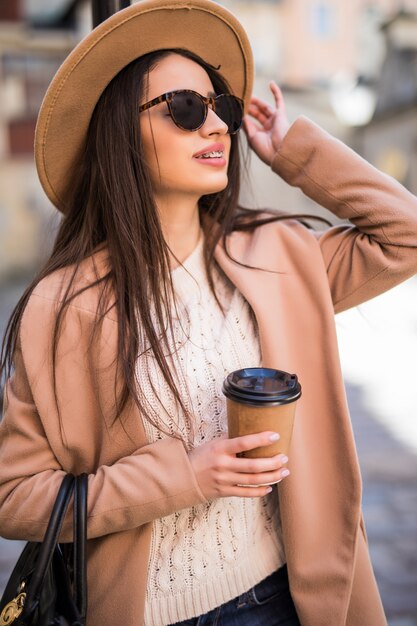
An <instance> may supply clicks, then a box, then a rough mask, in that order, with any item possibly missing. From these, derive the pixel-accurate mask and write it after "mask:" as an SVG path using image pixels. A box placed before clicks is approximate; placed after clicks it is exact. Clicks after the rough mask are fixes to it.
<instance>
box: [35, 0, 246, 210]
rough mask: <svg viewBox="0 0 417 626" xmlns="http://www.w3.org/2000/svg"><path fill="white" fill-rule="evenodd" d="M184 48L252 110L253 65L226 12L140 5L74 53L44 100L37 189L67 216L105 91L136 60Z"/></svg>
mask: <svg viewBox="0 0 417 626" xmlns="http://www.w3.org/2000/svg"><path fill="white" fill-rule="evenodd" d="M168 48H185V49H187V50H189V51H191V52H194V53H195V54H197V55H199V56H200V57H201V58H202V59H204V60H205V61H207V62H208V63H210V64H211V65H213V66H215V67H217V66H220V69H219V71H220V73H221V74H222V75H223V76H224V77H225V78H226V80H227V81H228V83H229V85H230V87H231V90H232V92H233V93H234V94H235V95H236V96H239V97H240V98H242V99H243V100H244V102H245V107H247V105H248V103H249V99H250V96H251V92H252V85H253V74H254V70H253V57H252V51H251V47H250V44H249V40H248V38H247V35H246V33H245V31H244V29H243V27H242V25H241V24H240V23H239V22H238V20H237V19H236V18H235V17H234V15H233V14H232V13H230V11H228V10H227V9H225V8H224V7H222V6H220V5H219V4H218V3H217V2H213V1H212V0H189V1H184V0H141V1H140V2H136V3H135V4H133V5H131V6H130V7H128V8H126V9H123V10H121V11H119V12H117V13H115V14H114V15H112V16H111V17H110V18H109V19H107V20H106V21H105V22H103V23H101V24H100V25H99V26H97V28H95V29H94V30H93V31H92V32H91V33H90V34H89V35H88V36H87V37H85V38H84V39H83V40H82V41H81V42H80V43H79V44H78V45H77V46H76V48H75V49H74V50H73V51H72V52H71V54H70V55H69V56H68V57H67V59H66V60H65V61H64V63H63V64H62V65H61V67H60V68H59V70H58V72H57V73H56V75H55V76H54V78H53V80H52V82H51V84H50V86H49V88H48V91H47V92H46V95H45V98H44V100H43V103H42V106H41V109H40V112H39V116H38V121H37V125H36V133H35V160H36V166H37V170H38V174H39V178H40V181H41V184H42V186H43V188H44V190H45V192H46V194H47V196H48V197H49V199H50V200H51V201H52V202H53V204H54V205H55V206H56V207H57V208H58V209H59V210H60V211H62V212H65V206H66V202H65V200H66V199H65V190H66V189H67V188H68V182H69V179H70V175H71V172H72V170H73V166H74V165H75V164H76V163H77V161H78V159H79V155H80V153H81V151H82V149H83V146H84V142H85V137H86V133H87V129H88V125H89V123H90V119H91V116H92V113H93V111H94V107H95V105H96V103H97V101H98V99H99V98H100V95H101V93H102V92H103V91H104V89H105V87H106V86H107V85H108V83H109V82H110V81H111V80H112V78H114V76H116V74H117V73H118V72H119V71H120V70H121V69H122V68H123V67H125V66H126V65H128V64H129V63H130V62H131V61H133V60H134V59H137V58H138V57H140V56H142V55H144V54H147V53H148V52H153V51H155V50H161V49H168Z"/></svg>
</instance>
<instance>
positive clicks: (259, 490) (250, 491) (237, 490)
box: [229, 485, 272, 498]
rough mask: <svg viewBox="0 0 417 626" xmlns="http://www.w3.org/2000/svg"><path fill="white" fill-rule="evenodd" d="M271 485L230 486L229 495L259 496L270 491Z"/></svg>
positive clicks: (241, 496) (239, 496)
mask: <svg viewBox="0 0 417 626" xmlns="http://www.w3.org/2000/svg"><path fill="white" fill-rule="evenodd" d="M271 491H272V487H271V486H269V485H267V486H263V487H239V486H238V485H236V487H232V488H230V489H229V496H237V497H238V498H261V497H263V496H266V495H267V494H268V493H271Z"/></svg>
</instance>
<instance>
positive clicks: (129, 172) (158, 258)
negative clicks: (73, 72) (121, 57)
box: [0, 49, 304, 443]
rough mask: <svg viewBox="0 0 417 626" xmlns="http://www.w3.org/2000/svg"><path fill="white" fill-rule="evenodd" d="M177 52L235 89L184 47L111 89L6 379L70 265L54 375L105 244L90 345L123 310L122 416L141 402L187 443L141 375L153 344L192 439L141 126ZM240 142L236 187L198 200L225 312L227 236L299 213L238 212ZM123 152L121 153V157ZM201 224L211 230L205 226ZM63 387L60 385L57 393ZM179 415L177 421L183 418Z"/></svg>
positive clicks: (15, 317)
mask: <svg viewBox="0 0 417 626" xmlns="http://www.w3.org/2000/svg"><path fill="white" fill-rule="evenodd" d="M173 52H175V53H177V54H181V55H183V56H186V57H187V58H190V59H192V60H194V61H196V62H197V63H199V64H200V65H201V66H202V67H203V68H204V69H205V70H206V72H207V74H208V75H209V77H210V79H211V81H212V83H213V87H214V89H215V92H216V93H224V92H227V91H229V88H228V85H227V83H226V81H225V80H224V78H223V77H222V76H221V74H220V73H219V71H218V70H217V69H216V68H213V67H212V66H210V65H208V64H207V63H205V62H204V61H203V60H202V59H200V58H199V57H197V56H196V55H194V54H192V53H190V52H188V51H185V50H179V49H172V50H162V51H161V50H160V51H157V52H153V53H150V54H148V55H145V56H143V57H140V58H139V59H137V60H135V61H133V62H132V63H130V64H129V65H128V66H127V67H125V68H124V69H123V70H122V71H121V72H120V73H119V74H118V75H117V76H116V77H115V78H114V79H113V80H112V81H111V82H110V84H109V85H108V86H107V88H106V89H105V91H104V92H103V94H102V95H101V97H100V99H99V101H98V103H97V106H96V108H95V111H94V114H93V116H92V119H91V122H90V126H89V130H88V135H87V139H86V145H85V151H84V153H83V155H82V158H81V161H80V164H79V166H78V167H77V169H76V170H75V171H74V173H73V179H72V182H71V190H72V192H71V200H70V201H69V203H68V206H67V209H66V212H65V215H64V217H63V219H62V222H61V224H60V227H59V230H58V233H57V236H56V240H55V242H54V246H53V249H52V252H51V254H50V257H49V258H48V259H47V261H46V263H45V264H44V266H43V267H42V268H41V270H40V272H39V273H38V275H37V276H36V277H35V279H34V280H33V281H32V283H31V284H30V285H29V286H28V288H27V289H26V291H25V292H24V294H23V296H22V297H21V298H20V300H19V302H18V304H17V305H16V307H15V309H14V311H13V313H12V315H11V317H10V320H9V323H8V325H7V328H6V333H5V336H4V339H3V343H2V350H1V359H0V375H6V376H8V375H10V372H11V369H12V363H13V354H14V352H15V349H16V346H17V341H18V334H19V325H20V322H21V318H22V314H23V311H24V309H25V306H26V304H27V302H28V300H29V298H30V295H31V293H32V291H33V290H34V288H35V287H36V285H37V284H38V283H39V282H40V281H41V280H42V279H44V278H45V277H46V276H48V275H50V274H51V273H52V272H55V271H56V270H59V269H62V268H68V267H70V268H71V270H72V272H71V276H70V280H69V283H68V286H67V288H66V292H65V294H64V298H63V300H62V302H61V303H60V306H59V308H58V313H57V317H56V323H55V327H54V331H53V338H52V358H53V370H54V373H55V361H56V351H57V345H58V340H59V332H60V327H61V322H62V319H63V316H64V314H65V309H66V308H67V307H68V305H69V304H70V302H71V301H72V300H73V299H74V298H75V297H76V296H77V295H79V293H80V290H78V291H77V290H74V289H73V288H72V286H73V284H74V281H75V278H76V275H77V271H78V268H79V265H80V263H81V262H82V261H83V260H85V259H86V258H87V257H89V256H90V255H92V254H93V253H94V251H95V250H96V249H97V248H98V247H99V246H105V247H106V250H107V252H108V255H109V260H110V267H109V271H108V273H107V274H106V275H105V276H102V277H99V278H98V279H97V280H96V281H95V282H93V283H91V284H90V285H89V288H93V287H96V286H97V285H99V286H100V298H99V304H98V310H97V314H96V323H95V326H94V332H93V335H92V337H91V341H93V337H94V335H95V333H96V332H98V330H99V328H100V325H101V323H102V321H103V318H104V316H105V315H106V314H107V313H108V311H109V308H112V307H115V308H116V311H117V320H118V346H117V355H115V359H116V363H117V367H118V368H121V374H122V379H123V381H124V387H123V389H122V391H121V393H120V394H119V395H118V397H117V402H116V406H115V407H114V419H116V418H117V417H118V416H119V415H120V414H121V413H122V410H123V408H124V407H125V405H126V403H127V402H128V400H129V399H133V400H134V402H136V404H137V406H138V408H139V410H140V413H141V415H142V416H143V418H145V419H147V420H148V421H149V422H150V423H151V424H153V425H154V426H155V427H156V428H158V429H159V430H161V431H162V432H165V433H166V434H170V435H171V436H179V435H175V434H173V433H172V428H171V430H170V431H169V432H167V431H166V430H165V429H164V428H163V427H162V425H161V422H162V420H158V423H155V422H154V420H153V419H152V417H151V415H150V412H149V410H148V408H147V406H146V398H145V397H144V396H143V395H142V394H141V391H140V389H139V388H138V385H137V381H136V374H135V368H136V361H137V358H138V355H139V354H140V350H141V349H143V346H147V347H148V349H150V350H151V351H152V354H153V357H154V359H155V360H156V363H157V365H158V367H159V369H160V372H161V374H162V376H163V378H164V379H165V381H166V383H167V384H168V387H169V389H170V391H171V392H172V394H173V397H174V400H175V402H176V404H177V407H178V408H180V409H181V410H182V411H183V412H184V416H185V420H186V424H187V432H193V423H192V422H193V420H192V415H190V414H189V411H188V410H187V408H186V407H185V406H184V402H183V400H182V399H181V396H180V393H179V391H178V388H177V385H176V382H175V367H173V362H169V361H168V359H167V358H166V355H165V353H166V352H167V353H168V354H169V343H168V340H169V336H172V322H171V314H172V311H171V308H172V303H173V302H174V305H175V295H174V290H173V286H172V281H171V276H170V266H169V248H168V245H167V243H166V242H165V240H164V237H163V234H162V229H161V224H160V222H159V219H158V211H157V208H156V205H155V200H154V196H153V192H152V186H151V181H150V177H149V173H148V169H147V165H146V162H145V161H144V156H143V149H142V140H141V134H140V129H139V124H138V119H139V110H138V108H139V103H140V102H141V101H142V100H143V96H144V95H145V89H146V84H147V81H146V78H147V76H148V75H149V72H150V71H151V70H152V69H153V68H154V67H155V66H156V64H157V63H158V61H160V60H161V59H162V58H163V57H165V56H166V55H168V54H170V53H173ZM231 139H232V142H231V151H230V163H229V169H228V185H227V187H226V188H225V189H224V190H223V191H220V192H219V193H215V194H212V195H207V196H203V197H202V198H201V199H200V201H199V211H200V218H202V217H203V214H205V215H206V216H210V218H211V220H214V222H215V223H216V224H217V225H218V226H219V227H218V228H217V229H206V231H207V232H205V240H204V259H205V265H206V273H207V279H208V281H209V285H210V288H211V290H212V292H213V294H214V296H215V297H216V300H217V302H218V304H219V307H220V309H222V307H221V304H220V302H219V300H218V298H217V296H216V293H215V288H214V283H213V278H212V267H213V266H214V265H215V260H214V249H215V247H216V244H217V243H218V241H219V240H220V238H223V241H224V243H226V236H227V234H228V233H230V232H231V231H232V230H236V229H240V230H242V229H248V228H254V227H256V226H258V225H260V224H264V223H266V222H268V221H272V220H277V219H287V218H288V217H291V218H294V215H280V216H277V215H271V217H267V218H265V217H263V218H262V219H251V220H250V221H249V222H248V220H247V215H248V214H247V211H246V210H245V209H242V208H241V207H239V206H238V197H239V187H240V165H239V163H240V156H239V144H238V136H237V135H233V136H232V137H231ZM114 155H117V159H116V158H115V156H114ZM250 215H251V216H252V217H254V212H253V211H251V212H250ZM255 217H256V216H255ZM299 217H304V216H299ZM201 221H202V226H203V227H204V224H203V220H201ZM83 289H85V287H84V288H83ZM150 300H151V301H152V304H153V306H154V313H155V315H156V323H154V320H153V318H152V314H151V307H150ZM166 320H167V321H168V328H166ZM55 382H56V381H55V380H54V391H55V395H56V384H55ZM115 384H116V381H115ZM170 417H171V419H173V418H174V417H175V416H170ZM167 428H168V426H167ZM179 438H182V437H179ZM185 443H187V442H185Z"/></svg>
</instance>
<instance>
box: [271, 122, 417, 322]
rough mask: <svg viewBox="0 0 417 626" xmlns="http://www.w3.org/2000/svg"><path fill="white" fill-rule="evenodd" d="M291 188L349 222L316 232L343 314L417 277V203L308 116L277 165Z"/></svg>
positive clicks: (294, 129)
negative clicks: (297, 188)
mask: <svg viewBox="0 0 417 626" xmlns="http://www.w3.org/2000/svg"><path fill="white" fill-rule="evenodd" d="M272 169H273V170H274V171H275V172H276V173H277V174H279V175H280V176H281V177H282V178H283V179H284V180H285V181H286V182H287V183H289V184H290V185H292V186H296V187H299V188H300V189H301V190H302V191H303V193H304V194H305V195H307V196H308V197H310V198H311V199H312V200H314V201H315V202H317V203H318V204H320V205H322V206H323V207H325V208H326V209H329V210H330V211H331V212H332V213H334V214H335V215H336V216H337V217H338V218H340V219H342V220H348V221H349V222H350V223H349V224H343V225H339V226H334V227H331V228H329V229H327V230H325V231H322V232H317V233H316V234H315V236H316V237H317V239H318V242H319V245H320V248H321V251H322V255H323V259H324V263H325V266H326V270H327V274H328V279H329V284H330V289H331V294H332V298H333V303H334V307H335V312H336V313H338V312H340V311H343V310H345V309H348V308H350V307H353V306H356V305H357V304H360V303H362V302H364V301H366V300H369V299H370V298H373V297H374V296H376V295H378V294H380V293H383V292H384V291H386V290H388V289H390V288H391V287H393V286H395V285H396V284H398V283H400V282H402V281H403V280H405V279H407V278H410V277H411V276H413V275H414V274H416V273H417V197H416V196H414V195H413V194H411V193H410V192H409V191H407V190H406V189H405V188H404V187H403V186H402V185H401V184H400V183H398V182H397V181H396V180H394V179H393V178H392V177H390V176H388V175H386V174H384V173H382V172H380V171H379V170H378V169H376V168H375V167H373V166H372V165H371V164H370V163H368V162H367V161H366V160H365V159H363V158H362V157H360V156H359V155H358V154H356V153H355V152H354V151H353V150H351V149H350V148H349V147H348V146H346V145H345V144H344V143H343V142H341V141H340V140H338V139H336V138H335V137H333V136H332V135H330V134H329V133H327V132H326V131H325V130H323V129H322V128H320V126H318V125H317V124H315V123H314V122H312V121H311V120H310V119H308V118H307V117H305V116H300V117H298V118H297V119H296V120H295V122H294V123H293V124H292V125H291V127H290V129H289V131H288V133H287V135H286V136H285V138H284V140H283V142H282V144H281V147H280V149H279V150H278V152H277V154H276V155H275V157H274V159H273V162H272Z"/></svg>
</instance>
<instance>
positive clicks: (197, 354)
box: [136, 233, 285, 626]
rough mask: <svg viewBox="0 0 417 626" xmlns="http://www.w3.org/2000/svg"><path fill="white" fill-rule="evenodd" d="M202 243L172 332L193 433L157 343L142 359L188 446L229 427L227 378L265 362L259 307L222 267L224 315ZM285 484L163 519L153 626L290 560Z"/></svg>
mask: <svg viewBox="0 0 417 626" xmlns="http://www.w3.org/2000/svg"><path fill="white" fill-rule="evenodd" d="M203 242H204V239H203V234H202V233H201V234H200V239H199V242H198V244H197V247H196V248H195V249H194V251H193V252H192V253H191V255H190V256H189V257H188V258H187V259H186V260H185V261H184V263H183V264H182V265H180V266H178V267H177V268H175V269H174V270H172V279H173V284H174V290H175V294H176V299H177V309H176V311H175V309H174V310H173V337H170V335H168V336H169V340H168V341H169V346H170V353H171V354H172V360H173V364H174V366H175V368H176V370H177V377H176V379H175V381H176V384H177V385H178V387H179V389H180V393H181V398H182V400H183V402H184V404H185V406H186V407H187V409H188V410H189V411H190V412H191V414H192V416H193V419H194V426H193V430H194V432H191V431H190V429H189V428H187V427H186V422H185V419H184V415H183V412H182V411H181V410H180V409H179V407H178V406H177V403H176V402H175V401H174V398H173V396H172V392H171V391H170V390H169V387H168V385H167V384H166V382H165V380H163V378H162V376H161V374H160V372H159V369H158V367H157V364H156V361H155V358H154V357H153V355H152V351H151V350H147V351H142V352H141V353H140V356H139V358H138V361H137V367H136V370H137V381H138V385H139V388H140V390H141V393H142V394H143V397H144V398H146V402H147V407H148V410H149V411H150V413H151V416H152V419H153V420H154V421H155V422H156V423H157V424H161V425H162V426H163V428H164V429H165V430H168V431H169V432H170V433H172V434H174V433H177V434H178V433H180V434H181V435H182V436H183V438H184V440H185V441H186V445H187V446H188V448H189V449H192V448H193V447H195V446H199V445H201V444H203V443H206V442H208V441H210V440H212V439H215V438H218V437H220V436H221V435H223V434H227V412H226V400H225V397H224V395H223V393H222V383H223V380H224V378H225V377H226V376H227V375H228V374H229V373H230V372H231V371H233V370H236V369H240V368H243V367H258V366H260V365H261V354H260V347H259V338H258V334H257V326H256V322H255V319H254V316H253V313H252V310H251V308H250V306H249V304H248V303H247V301H246V300H245V299H244V298H243V296H242V295H241V294H240V292H239V291H238V290H237V289H235V288H234V286H233V285H232V284H231V283H230V282H229V281H228V279H227V277H225V276H224V275H223V274H221V273H220V271H219V270H218V269H216V270H215V274H214V281H215V288H216V293H217V295H218V297H219V299H220V301H221V302H222V305H223V306H224V308H225V311H226V316H225V317H224V316H223V314H222V312H221V311H220V309H219V307H218V305H217V303H216V301H215V298H214V296H213V294H212V293H211V291H210V288H209V285H208V281H207V278H206V271H205V267H204V257H203ZM154 319H155V318H154ZM155 323H156V321H155ZM144 427H145V432H146V435H147V438H148V441H149V442H150V443H151V442H155V441H157V440H158V439H161V438H163V437H166V436H168V435H166V434H164V433H162V432H161V431H160V430H158V429H157V428H155V427H154V426H152V425H151V424H150V423H149V422H148V421H147V420H144ZM173 471H174V472H175V468H173ZM276 489H277V487H276V486H274V487H273V491H272V492H271V493H270V494H268V495H267V496H264V497H261V498H259V497H256V498H238V497H226V498H218V499H214V500H211V501H209V502H207V503H205V504H200V505H198V506H193V507H191V508H189V509H183V510H181V511H177V512H175V513H174V514H172V515H168V516H166V517H163V518H160V519H156V520H154V522H153V527H152V540H151V547H150V558H149V564H148V581H147V593H146V604H145V626H166V625H168V624H173V623H175V622H178V621H183V620H186V619H191V618H193V617H197V616H198V615H201V614H204V613H207V612H208V611H211V610H212V609H214V608H216V607H217V606H219V605H220V604H223V603H225V602H228V601H229V600H231V599H233V598H235V597H237V596H239V595H241V594H242V593H244V592H245V591H248V589H250V588H251V587H253V586H254V585H256V584H257V583H259V582H260V581H261V580H263V579H264V578H265V577H267V576H269V575H270V574H271V573H272V572H274V571H275V570H276V569H278V568H279V567H280V566H282V565H283V564H284V563H285V553H284V548H283V544H282V533H281V524H280V517H279V509H278V496H277V493H276Z"/></svg>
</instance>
